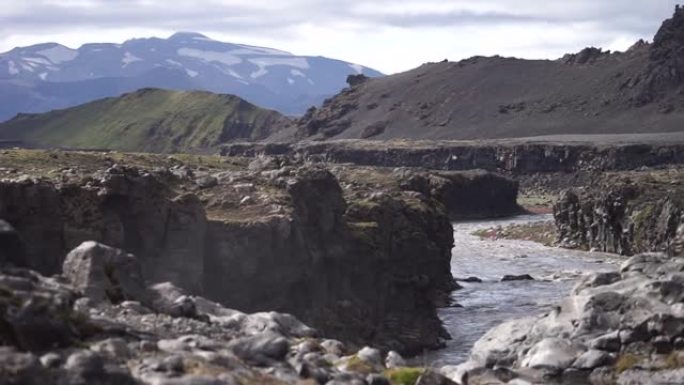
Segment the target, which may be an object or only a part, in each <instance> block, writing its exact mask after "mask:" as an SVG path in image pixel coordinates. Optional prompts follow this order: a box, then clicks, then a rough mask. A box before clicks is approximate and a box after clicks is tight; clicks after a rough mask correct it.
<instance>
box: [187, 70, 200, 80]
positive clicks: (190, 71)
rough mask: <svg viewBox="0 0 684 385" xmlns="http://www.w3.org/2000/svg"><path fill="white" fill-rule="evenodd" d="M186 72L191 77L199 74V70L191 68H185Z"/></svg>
mask: <svg viewBox="0 0 684 385" xmlns="http://www.w3.org/2000/svg"><path fill="white" fill-rule="evenodd" d="M185 73H187V74H188V76H190V77H191V78H196V77H197V75H199V72H197V71H193V70H190V69H187V68H186V69H185Z"/></svg>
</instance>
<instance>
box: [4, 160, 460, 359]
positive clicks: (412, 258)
mask: <svg viewBox="0 0 684 385" xmlns="http://www.w3.org/2000/svg"><path fill="white" fill-rule="evenodd" d="M41 154H42V153H41ZM55 156H57V157H59V156H60V155H59V154H57V155H55ZM68 156H71V155H68ZM78 156H82V155H78ZM83 156H87V157H88V159H91V160H93V161H99V159H100V156H99V155H90V154H88V155H83ZM65 157H67V155H65ZM105 161H108V160H106V158H105ZM172 161H173V160H172ZM174 162H175V161H174ZM261 163H263V164H261ZM261 163H260V164H258V165H257V164H255V165H253V166H252V165H250V166H249V167H247V166H246V165H245V166H243V167H241V168H239V169H235V168H233V167H232V166H231V165H230V163H228V162H227V167H225V168H217V169H214V171H213V172H209V171H208V169H207V168H206V167H205V166H195V167H188V166H186V165H174V166H172V167H164V168H158V169H156V170H152V171H147V170H146V169H145V168H139V167H131V166H123V165H111V166H109V167H107V168H96V169H95V170H92V171H87V172H84V171H81V170H79V169H78V168H75V167H71V168H68V169H64V170H58V171H57V172H53V173H55V174H56V175H57V176H58V177H57V178H54V177H46V176H45V175H46V174H47V175H50V174H49V173H47V172H46V171H45V170H41V175H39V176H38V177H30V176H26V177H20V178H16V177H15V178H12V179H5V180H3V181H2V182H1V183H0V214H1V215H5V214H6V215H7V216H8V218H9V219H8V220H9V223H12V224H13V225H14V226H15V227H16V229H17V233H18V235H19V236H20V237H21V238H23V239H25V240H26V242H27V244H29V245H31V244H33V247H32V248H28V249H27V250H26V256H25V258H20V259H19V260H18V263H15V265H19V266H22V267H26V268H31V269H36V270H39V271H41V272H42V273H44V274H58V273H60V272H61V265H62V262H63V261H64V258H65V256H66V255H67V252H68V250H70V249H71V248H75V247H77V246H79V245H81V243H82V242H85V241H90V240H92V241H96V242H100V243H102V244H104V245H111V246H113V247H116V248H120V249H123V250H125V251H126V253H131V254H134V255H136V256H137V259H136V264H139V266H140V267H139V269H140V271H141V275H142V276H143V277H145V279H146V280H147V281H148V283H165V282H170V283H171V284H173V285H174V287H177V288H178V289H180V290H182V291H183V292H184V294H183V295H182V296H178V297H183V298H176V299H177V300H178V302H177V303H176V302H172V303H169V304H166V305H164V309H166V310H162V309H161V308H160V307H157V306H155V305H154V299H152V300H151V301H152V303H150V301H148V299H145V300H143V302H142V306H145V307H148V308H153V309H155V310H158V311H162V312H164V313H167V314H170V313H172V314H173V315H184V316H186V317H191V318H192V317H195V316H196V314H195V310H196V309H197V304H196V303H192V301H189V300H188V296H192V295H202V296H204V297H206V298H208V299H210V300H212V301H215V302H217V303H221V304H224V305H226V306H228V307H231V308H237V309H240V310H242V311H249V312H269V311H280V312H288V313H292V314H294V315H295V316H297V317H298V318H300V319H302V320H303V321H304V322H306V323H308V324H311V325H313V326H314V327H316V328H317V329H318V330H319V331H320V332H321V333H324V335H326V336H330V337H333V338H338V339H342V340H344V341H346V342H348V343H352V344H354V345H357V346H362V345H364V344H373V345H375V346H378V347H380V348H384V349H388V350H389V349H393V350H398V351H401V352H411V353H415V352H419V351H421V350H422V349H424V348H429V347H436V346H439V345H440V344H441V343H442V341H443V339H444V338H445V337H447V335H446V333H445V332H444V330H443V328H442V326H441V323H440V321H439V319H438V317H437V315H436V310H435V309H436V307H437V306H438V305H442V304H445V303H446V302H448V293H449V292H450V291H451V290H452V289H453V288H454V287H455V284H454V282H453V279H452V277H451V275H450V274H449V260H450V256H451V255H450V249H451V247H452V244H453V238H452V229H451V225H450V222H449V218H448V216H447V212H446V210H445V209H444V206H443V205H441V204H440V203H439V202H437V201H436V200H435V199H434V198H433V197H432V196H431V195H429V194H428V195H425V194H421V193H418V192H414V191H402V190H401V189H399V188H398V187H397V185H398V182H397V180H396V176H394V175H393V174H391V173H389V174H382V173H379V174H377V175H375V174H372V175H370V176H369V175H366V174H364V173H358V175H357V172H356V171H355V170H347V171H344V170H343V171H340V170H338V174H344V173H347V174H345V178H346V179H345V182H344V183H343V184H344V188H342V187H341V185H340V183H339V182H338V179H337V178H336V176H335V175H333V174H332V173H331V172H330V171H328V170H327V169H325V168H322V167H317V166H314V167H311V166H306V167H302V166H291V165H288V161H287V160H282V161H281V160H272V161H264V162H261ZM390 171H391V170H390ZM364 172H371V173H372V172H373V171H372V170H370V171H369V170H365V171H364ZM364 178H368V179H369V180H371V181H374V180H376V179H377V180H379V181H380V182H381V183H379V184H378V183H374V182H373V183H366V182H364ZM207 180H211V181H212V183H205V181H207ZM352 182H353V183H352ZM24 204H26V207H24V206H23V205H24ZM43 210H45V216H44V218H45V220H44V221H39V220H33V219H31V220H29V219H27V218H29V217H30V218H41V215H42V212H43ZM29 211H30V213H31V215H30V216H29V214H28V213H29ZM15 222H16V223H15ZM43 234H48V235H50V236H46V237H44V238H40V236H41V235H43ZM82 248H84V249H83V250H82ZM85 249H87V250H85ZM126 253H124V254H117V252H115V251H114V249H110V248H108V247H107V246H102V245H97V244H94V243H86V244H84V245H83V246H81V247H79V248H77V249H76V250H75V251H73V252H72V254H70V255H69V257H67V263H66V264H65V269H66V270H64V273H65V275H66V276H67V277H69V278H70V279H72V280H73V282H74V286H75V289H77V290H78V291H81V292H83V293H84V294H85V295H86V296H87V297H90V298H91V300H95V301H101V300H103V299H107V300H108V301H109V302H112V303H128V302H129V301H130V298H131V297H136V296H137V297H139V296H140V295H138V294H135V293H136V292H139V287H140V280H139V279H135V278H134V277H135V276H137V275H139V274H138V273H136V272H134V273H131V272H132V271H133V270H135V269H133V270H131V269H130V268H131V265H130V264H129V262H130V257H129V256H127V254H126ZM136 269H137V267H136ZM174 290H175V289H174ZM174 301H175V299H174Z"/></svg>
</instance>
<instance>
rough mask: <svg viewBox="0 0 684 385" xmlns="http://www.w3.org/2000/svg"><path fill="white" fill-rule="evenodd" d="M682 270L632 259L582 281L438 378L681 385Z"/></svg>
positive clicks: (682, 265) (654, 258)
mask: <svg viewBox="0 0 684 385" xmlns="http://www.w3.org/2000/svg"><path fill="white" fill-rule="evenodd" d="M682 270H684V258H683V257H668V256H666V255H664V254H640V255H637V256H634V257H632V258H631V259H629V260H627V261H626V262H624V263H623V265H622V266H621V268H620V271H619V272H613V273H598V274H593V275H589V276H586V277H585V278H583V279H582V280H581V281H580V283H579V284H578V285H577V287H576V288H575V289H574V290H573V293H572V295H571V296H570V297H568V298H567V299H566V300H564V301H563V302H562V303H561V304H560V306H557V307H556V308H555V309H554V310H553V311H551V312H550V313H549V314H546V315H544V316H541V317H530V318H525V319H520V320H513V321H509V322H506V323H504V324H502V325H500V326H498V327H496V328H494V329H492V330H490V331H489V332H488V333H487V334H486V335H485V336H484V337H482V338H481V339H480V340H479V341H478V342H477V343H476V344H475V346H474V348H473V351H472V353H471V357H470V360H469V361H468V362H467V363H465V364H463V365H461V366H460V367H456V368H445V369H444V372H445V373H448V374H449V375H450V376H451V377H452V379H454V380H456V381H457V382H459V383H462V384H465V383H466V382H467V384H469V385H476V384H484V383H487V384H504V383H511V384H513V383H534V384H539V383H543V384H555V383H559V384H560V383H563V384H670V383H681V382H682V381H683V380H684V369H683V368H684V306H683V304H684V275H683V274H682V273H681V271H682ZM466 379H467V380H466ZM520 381H527V382H520Z"/></svg>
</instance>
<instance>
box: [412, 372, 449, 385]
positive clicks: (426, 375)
mask: <svg viewBox="0 0 684 385" xmlns="http://www.w3.org/2000/svg"><path fill="white" fill-rule="evenodd" d="M415 385H456V383H454V382H453V381H451V380H450V379H449V378H448V377H446V376H444V375H442V374H441V373H439V372H438V371H436V370H433V369H426V370H425V371H424V372H423V374H421V375H420V377H418V380H417V381H416V384H415Z"/></svg>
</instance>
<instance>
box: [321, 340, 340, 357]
mask: <svg viewBox="0 0 684 385" xmlns="http://www.w3.org/2000/svg"><path fill="white" fill-rule="evenodd" d="M321 347H322V348H323V349H324V350H325V351H326V352H327V353H329V354H332V355H335V356H338V357H340V356H342V355H343V354H344V352H345V348H344V344H343V343H342V342H340V341H337V340H323V341H322V342H321Z"/></svg>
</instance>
